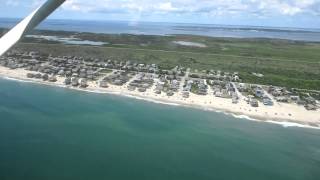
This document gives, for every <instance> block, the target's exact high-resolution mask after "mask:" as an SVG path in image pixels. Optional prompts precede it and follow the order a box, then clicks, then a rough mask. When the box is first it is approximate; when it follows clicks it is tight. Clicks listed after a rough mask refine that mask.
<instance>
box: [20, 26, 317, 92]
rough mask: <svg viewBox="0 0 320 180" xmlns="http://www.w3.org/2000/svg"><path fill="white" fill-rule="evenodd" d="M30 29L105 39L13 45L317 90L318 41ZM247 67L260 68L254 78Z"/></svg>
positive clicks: (31, 41)
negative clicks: (216, 72) (225, 73)
mask: <svg viewBox="0 0 320 180" xmlns="http://www.w3.org/2000/svg"><path fill="white" fill-rule="evenodd" d="M35 34H46V35H60V36H64V37H65V36H68V37H69V36H71V35H74V36H75V37H78V38H80V39H83V40H90V41H102V42H108V43H109V44H108V45H105V46H102V47H96V46H76V45H63V44H54V43H48V42H42V41H40V42H36V43H35V41H34V40H32V39H30V38H27V39H25V40H24V41H23V43H20V44H19V45H18V46H17V48H19V49H22V50H29V51H32V50H33V51H40V52H43V53H48V54H55V55H61V56H63V55H72V56H83V57H87V58H102V59H113V60H121V61H126V60H131V61H135V62H139V63H156V64H158V65H159V66H160V67H162V68H166V69H170V68H173V67H175V66H177V65H181V66H185V67H191V68H192V69H198V70H211V69H213V70H222V71H229V72H234V71H237V72H239V73H240V75H241V78H242V79H243V81H244V82H250V83H259V84H268V85H270V84H271V85H277V86H285V87H289V88H302V89H313V90H320V43H312V42H301V41H300V42H298V41H289V40H275V39H235V38H212V37H202V36H188V35H172V36H146V35H128V34H119V35H108V34H92V33H72V32H61V31H60V32H50V31H45V32H44V31H37V32H35ZM173 41H186V42H195V43H201V44H204V45H206V46H207V47H191V46H182V45H178V44H175V43H173ZM252 72H256V73H261V74H263V75H264V77H262V78H259V77H256V76H254V75H252Z"/></svg>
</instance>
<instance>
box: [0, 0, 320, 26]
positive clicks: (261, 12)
mask: <svg viewBox="0 0 320 180" xmlns="http://www.w3.org/2000/svg"><path fill="white" fill-rule="evenodd" d="M43 2H44V0H0V4H1V5H0V17H12V18H20V17H23V16H26V15H27V14H28V13H30V12H31V11H32V10H33V9H34V8H36V7H37V6H39V5H41V3H43ZM50 18H51V19H81V20H126V21H130V22H138V21H152V22H185V23H204V24H227V25H257V26H280V27H303V28H320V0H67V1H66V2H65V4H64V5H63V6H62V7H61V8H59V10H58V11H56V12H55V13H54V14H53V15H51V16H50Z"/></svg>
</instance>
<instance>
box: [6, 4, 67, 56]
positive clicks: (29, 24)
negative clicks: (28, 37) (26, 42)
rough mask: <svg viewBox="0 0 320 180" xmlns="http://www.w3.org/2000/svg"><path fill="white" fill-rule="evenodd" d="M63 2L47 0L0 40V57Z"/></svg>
mask: <svg viewBox="0 0 320 180" xmlns="http://www.w3.org/2000/svg"><path fill="white" fill-rule="evenodd" d="M64 2H65V0H48V1H46V2H45V3H44V4H43V5H42V6H41V7H39V8H38V9H36V10H35V11H33V12H32V13H31V14H30V15H29V16H27V17H26V18H25V19H23V20H22V21H21V22H20V23H19V24H18V25H16V26H15V27H14V28H12V29H11V30H10V31H9V32H8V33H7V34H5V35H4V36H2V38H1V39H0V56H2V55H3V54H4V53H5V52H7V51H8V50H9V49H10V48H11V47H12V46H13V45H15V44H16V43H17V42H18V41H19V40H20V39H21V38H22V37H23V36H24V35H25V34H26V33H28V32H29V31H31V30H32V29H33V28H35V27H36V26H37V25H38V24H40V22H41V21H43V20H44V19H45V18H46V17H48V16H49V15H50V14H51V13H52V12H53V11H54V10H56V9H57V8H58V7H59V6H60V5H61V4H63V3H64Z"/></svg>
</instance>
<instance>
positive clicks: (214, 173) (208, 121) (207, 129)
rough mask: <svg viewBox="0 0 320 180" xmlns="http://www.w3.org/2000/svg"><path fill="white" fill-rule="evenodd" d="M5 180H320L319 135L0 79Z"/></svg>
mask: <svg viewBox="0 0 320 180" xmlns="http://www.w3.org/2000/svg"><path fill="white" fill-rule="evenodd" d="M0 142H1V143H0V179H1V180H21V179H23V180H29V179H30V180H43V179H46V180H51V179H52V180H57V179H59V180H64V179H65V180H70V179H77V180H81V179H84V180H85V179H113V180H122V179H123V180H128V179H130V180H144V179H145V180H150V179H152V180H157V179H159V180H180V179H181V180H182V179H183V180H214V179H217V180H224V179H225V180H233V179H235V180H238V179H246V180H251V179H252V180H264V179H265V180H270V179H272V180H318V179H319V177H320V131H319V130H316V129H307V128H298V127H288V128H284V127H282V126H279V125H276V124H269V123H263V122H256V121H249V120H244V119H238V118H235V117H233V116H230V115H226V114H223V113H218V112H209V111H202V110H197V109H191V108H186V107H179V106H169V105H163V104H156V103H152V102H146V101H142V100H137V99H132V98H128V97H121V96H116V95H106V94H96V93H87V92H80V91H74V90H68V89H65V88H59V87H51V86H45V85H38V84H32V83H25V82H17V81H11V80H10V81H9V80H5V79H0Z"/></svg>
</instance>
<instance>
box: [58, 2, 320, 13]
mask: <svg viewBox="0 0 320 180" xmlns="http://www.w3.org/2000/svg"><path fill="white" fill-rule="evenodd" d="M319 3H320V0H171V1H170V0H158V1H154V0H95V1H87V0H68V1H67V2H66V3H65V5H64V9H66V10H71V11H82V12H95V11H96V12H100V13H102V12H104V13H108V12H119V13H125V12H127V13H128V12H131V13H135V12H140V13H141V12H142V13H179V14H182V13H207V14H221V15H223V14H237V13H239V14H241V13H247V14H250V13H252V14H257V13H260V14H261V15H266V14H281V15H289V16H293V15H296V14H299V13H310V12H312V11H317V9H316V8H314V5H316V4H319Z"/></svg>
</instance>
